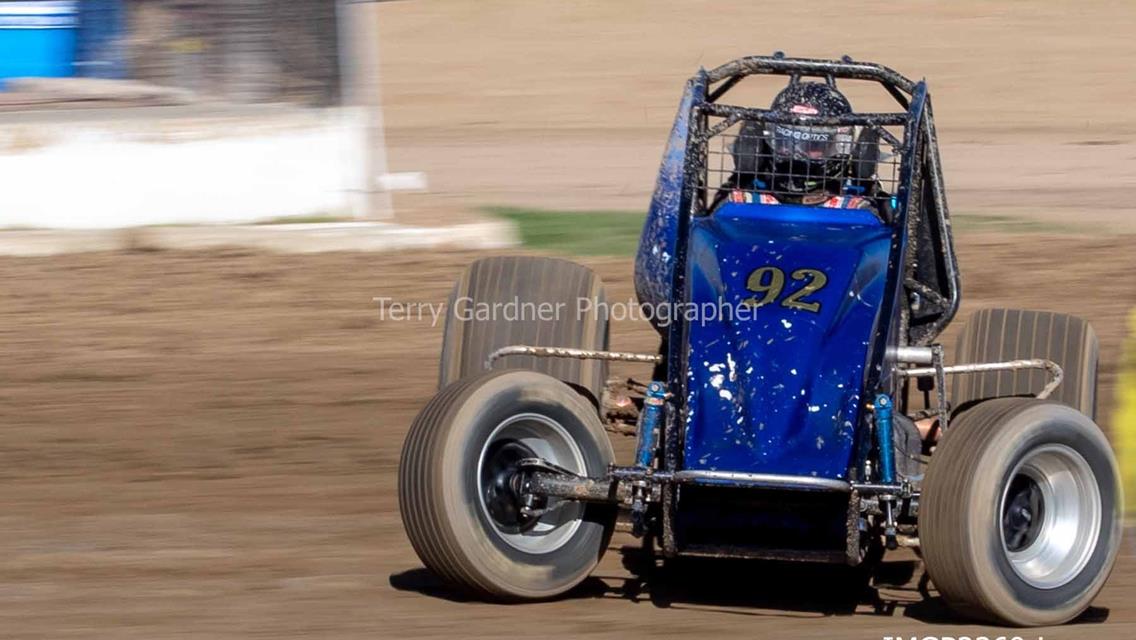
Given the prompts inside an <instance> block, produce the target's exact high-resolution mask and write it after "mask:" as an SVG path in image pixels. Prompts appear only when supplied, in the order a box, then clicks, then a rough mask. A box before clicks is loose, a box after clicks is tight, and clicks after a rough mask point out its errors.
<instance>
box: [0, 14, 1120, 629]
mask: <svg viewBox="0 0 1136 640" xmlns="http://www.w3.org/2000/svg"><path fill="white" fill-rule="evenodd" d="M1134 29H1136V5H1134V4H1133V3H1131V2H1128V1H1127V0H1121V1H1109V0H1086V1H1080V2H1074V1H1072V0H1017V1H1014V2H1003V3H986V2H979V1H977V0H961V1H954V2H946V1H938V2H937V1H932V0H916V1H913V2H905V3H895V2H876V1H872V0H868V1H864V2H856V3H848V2H835V1H827V0H825V1H819V2H813V3H805V4H802V3H789V2H766V3H757V2H752V1H743V0H719V1H716V2H710V1H701V0H691V1H683V2H659V1H655V2H648V1H645V0H627V1H624V2H618V3H616V2H602V1H583V0H581V1H571V2H536V1H529V2H524V1H521V0H477V1H476V2H473V1H468V0H466V1H461V0H401V1H390V2H354V1H348V0H342V1H340V2H333V1H332V0H295V1H293V2H268V1H267V0H229V1H225V2H221V1H219V0H77V1H30V0H29V1H19V2H13V1H6V0H5V1H0V85H2V86H0V89H2V90H0V279H2V281H3V282H4V285H3V286H2V287H0V361H2V362H3V365H0V433H2V434H3V439H2V440H0V496H2V497H0V507H2V508H0V555H2V557H3V558H4V561H3V563H2V564H0V635H2V636H5V637H13V638H39V637H44V638H46V637H51V638H64V637H82V638H90V637H114V638H130V637H138V638H147V639H153V638H166V637H171V638H172V637H187V636H200V637H210V638H225V637H250V636H263V637H272V638H282V637H301V636H305V637H336V638H338V637H369V638H373V637H390V638H400V637H409V636H415V637H435V636H447V637H449V636H452V635H454V634H455V633H456V634H459V635H462V636H463V637H500V635H501V634H502V633H504V632H505V631H504V630H507V629H524V630H526V631H525V633H526V634H528V633H529V632H530V631H531V632H532V633H536V632H537V631H532V630H538V632H539V635H541V636H543V637H578V636H583V635H588V636H591V635H595V636H607V637H614V636H622V637H627V636H635V635H647V634H650V635H675V634H694V633H698V634H705V633H737V634H746V635H747V636H752V635H755V634H758V635H762V636H765V635H769V636H772V637H777V636H782V637H826V638H827V637H851V638H876V637H881V636H882V635H892V634H907V635H919V636H922V635H926V634H927V633H931V632H933V633H935V634H947V633H954V634H957V633H960V632H967V631H969V632H971V633H972V635H973V632H975V631H982V629H980V628H974V627H963V626H960V625H958V624H956V623H955V622H954V621H953V620H952V619H951V618H949V617H948V616H946V614H945V613H943V612H942V611H941V610H939V609H936V608H935V606H934V604H933V603H931V604H927V603H925V602H923V600H922V598H921V596H920V595H919V594H918V593H917V592H916V590H915V588H914V585H913V583H911V582H909V581H906V578H910V577H915V578H917V568H914V567H915V563H914V561H913V559H911V560H910V562H908V564H909V565H910V566H911V567H912V568H913V571H916V573H915V574H911V575H906V577H905V578H904V579H900V580H897V581H896V582H897V583H898V584H897V585H896V586H895V587H894V588H886V589H882V590H881V592H880V594H879V596H880V598H881V599H882V601H883V602H884V603H885V604H887V605H888V606H885V607H884V609H885V610H888V607H890V606H894V609H892V611H893V613H894V615H893V616H891V617H885V616H878V615H875V614H874V613H873V612H874V608H873V606H872V605H871V604H865V603H863V602H859V601H857V600H856V599H855V598H853V599H852V600H853V601H851V602H849V601H847V599H842V598H840V597H836V598H828V597H821V596H820V595H818V591H823V589H819V588H818V586H817V585H815V584H809V585H806V587H805V588H804V589H803V590H802V594H800V597H794V598H789V599H788V600H787V601H786V600H784V599H779V598H777V597H775V595H770V594H769V593H765V592H762V591H761V589H760V588H759V587H760V584H753V583H754V582H756V583H760V580H754V581H750V580H748V579H747V580H743V581H742V582H743V583H744V584H742V585H740V586H739V584H737V583H732V584H731V585H730V586H729V591H728V593H719V592H716V591H714V590H713V589H709V588H708V587H707V589H709V594H707V593H702V592H703V591H707V589H697V590H694V589H691V588H690V587H689V585H687V586H684V585H683V584H682V581H678V583H673V582H672V583H670V584H667V583H665V582H664V583H662V584H655V585H643V584H641V583H639V582H638V581H636V580H634V579H633V578H632V577H631V574H630V573H629V571H628V569H627V567H624V566H623V564H622V562H621V561H622V556H621V554H619V553H617V552H614V551H615V550H618V549H619V548H620V547H621V546H622V545H624V544H627V543H628V541H627V540H622V539H620V538H618V537H617V538H616V539H615V540H614V541H613V552H612V553H609V554H608V555H607V556H606V557H605V560H604V563H603V565H602V566H601V571H599V573H598V574H597V575H598V577H599V579H598V580H597V581H595V582H594V583H593V584H592V588H590V589H587V590H585V591H584V592H583V593H581V594H579V596H578V597H576V598H573V599H568V600H564V601H559V602H554V603H546V604H540V605H533V606H526V607H496V606H486V605H480V604H475V603H468V602H463V601H461V598H460V596H458V595H457V594H453V593H450V592H448V591H446V590H445V588H444V587H443V586H442V585H441V584H440V583H438V582H437V581H436V580H435V579H434V578H432V577H431V576H429V575H428V574H426V573H425V572H424V571H423V570H421V568H420V567H421V565H420V563H419V561H418V560H417V558H416V557H415V556H414V554H413V552H412V550H411V549H410V547H409V544H408V543H407V541H406V538H405V536H404V534H403V532H402V526H401V522H400V520H399V515H398V509H397V498H396V495H395V475H396V469H397V463H398V454H399V449H400V447H401V444H402V439H403V437H404V435H405V433H406V429H407V427H408V425H409V423H410V421H411V420H412V419H413V417H414V415H415V414H416V412H417V411H418V409H419V408H420V407H421V406H422V405H423V404H424V403H425V402H426V400H427V399H428V398H429V397H430V395H431V394H432V392H433V390H434V385H435V384H436V380H437V377H436V366H437V353H438V349H439V343H440V338H441V329H440V327H432V326H431V324H430V321H429V319H428V318H427V319H425V320H423V321H415V322H398V321H393V320H389V319H387V320H383V319H381V318H380V317H379V314H378V312H377V309H376V307H375V305H374V304H373V302H372V298H374V297H379V296H382V297H391V298H394V299H397V300H403V301H408V302H442V301H444V300H445V299H446V296H447V295H448V293H449V291H450V289H451V286H452V283H453V280H454V279H455V278H456V277H457V276H458V275H459V274H460V273H461V271H462V269H463V268H464V266H465V265H466V264H468V263H469V262H470V261H472V260H474V259H476V258H477V257H479V256H482V255H486V253H487V252H489V251H493V252H504V251H508V252H529V253H540V254H553V255H561V256H566V257H571V258H578V259H580V260H582V261H584V262H585V263H587V264H588V265H589V266H592V267H593V268H594V269H596V270H597V271H598V273H599V274H600V275H601V276H602V277H603V279H604V281H605V283H606V286H607V289H608V296H609V298H611V299H613V300H627V299H629V298H630V297H631V296H632V295H633V285H632V281H631V275H632V273H631V269H632V267H631V260H630V256H631V253H632V252H633V250H634V246H635V244H636V242H637V238H638V234H639V229H640V226H641V224H642V220H643V215H644V212H645V209H646V206H647V203H648V200H649V198H650V194H651V191H652V190H653V187H654V177H655V176H654V174H655V171H656V169H657V166H658V162H659V158H660V156H661V153H662V149H663V144H664V142H665V139H666V135H667V132H668V130H669V128H670V125H671V121H672V119H673V116H674V111H675V108H676V106H677V103H678V99H679V96H680V92H681V90H682V86H683V82H684V81H685V80H686V79H687V78H688V77H689V76H690V75H692V74H693V73H694V72H695V71H696V70H697V69H698V68H699V67H700V66H705V67H713V66H716V65H718V64H721V63H723V62H726V61H728V60H730V59H733V58H736V57H740V56H743V55H750V54H767V53H771V52H773V51H775V50H784V51H785V52H786V53H788V54H789V55H794V56H812V57H839V56H841V55H843V54H848V55H851V56H852V57H853V58H855V59H859V60H870V61H875V62H880V63H883V64H886V65H888V66H891V67H893V68H895V69H896V70H898V71H899V72H901V73H903V74H905V75H907V76H909V77H914V78H922V77H926V78H927V79H928V81H929V84H930V88H931V93H932V95H933V96H934V100H935V115H936V123H937V124H938V127H939V134H940V139H941V151H942V155H943V159H944V163H945V169H946V176H945V177H946V184H947V193H948V197H949V199H950V203H951V206H952V212H953V216H954V222H955V229H956V233H957V237H956V244H957V245H958V251H959V255H960V261H961V266H962V276H963V289H964V294H963V295H964V303H963V309H962V312H961V313H960V315H959V319H958V320H957V321H956V323H955V325H954V326H952V329H951V330H950V331H949V332H948V333H947V335H946V336H945V341H946V343H947V346H948V347H950V346H951V343H952V341H953V339H954V335H955V334H956V333H957V330H958V328H959V327H961V326H962V325H963V324H964V323H965V321H966V318H967V316H968V315H969V313H970V312H972V311H973V310H975V309H979V308H983V307H993V306H1014V307H1023V308H1037V309H1047V310H1053V311H1061V312H1067V313H1075V314H1078V315H1082V316H1085V317H1087V318H1089V319H1090V320H1091V321H1092V323H1093V325H1094V327H1095V328H1096V330H1097V332H1098V333H1099V334H1100V338H1101V345H1102V361H1101V389H1102V395H1101V400H1100V401H1101V414H1102V415H1101V416H1100V419H1101V422H1102V426H1104V427H1105V429H1106V431H1108V432H1109V434H1110V437H1112V439H1113V441H1114V443H1115V444H1116V446H1117V447H1118V449H1119V451H1120V453H1121V455H1122V457H1124V459H1126V460H1131V459H1132V455H1133V453H1134V452H1136V446H1134V445H1136V443H1132V442H1130V441H1129V438H1130V437H1132V435H1133V434H1132V433H1130V432H1132V431H1133V430H1134V429H1136V390H1134V389H1136V347H1134V346H1133V345H1132V344H1131V339H1130V338H1129V335H1130V334H1131V333H1132V331H1133V330H1134V329H1136V326H1133V325H1132V323H1133V322H1136V321H1134V320H1132V319H1131V316H1130V314H1131V312H1132V308H1133V306H1136V279H1133V278H1131V277H1130V276H1129V274H1130V273H1132V272H1133V269H1134V268H1136V252H1134V251H1133V250H1132V242H1133V240H1134V237H1136V236H1134V234H1136V204H1133V203H1134V202H1136V200H1134V199H1133V195H1132V194H1133V193H1134V192H1136V119H1134V118H1133V115H1132V108H1131V104H1132V100H1133V99H1134V98H1136V85H1134V82H1133V80H1134V76H1133V74H1132V71H1131V65H1132V62H1133V60H1136V40H1134V39H1133V38H1132V37H1131V34H1132V33H1133V30H1134ZM778 88H779V87H777V86H773V85H770V86H768V87H767V90H758V91H755V92H754V93H753V94H752V95H751V96H745V97H746V98H747V99H752V101H753V102H754V103H755V104H763V103H765V102H767V101H768V100H769V99H770V97H771V96H772V95H773V94H774V93H775V92H776V91H777V89H778ZM852 97H853V100H854V103H855V104H856V106H857V107H859V108H868V107H870V106H871V104H872V103H871V100H872V98H871V97H870V96H852ZM612 344H613V346H614V347H616V348H619V349H625V350H633V351H634V350H645V351H650V350H653V349H654V348H655V347H656V343H655V334H654V332H653V331H652V330H651V329H650V328H649V327H646V326H643V325H640V324H636V323H634V322H631V321H626V322H617V323H615V324H614V325H613V335H612ZM616 372H617V373H623V374H628V375H630V374H635V375H640V376H642V375H645V372H644V371H642V370H640V369H636V368H635V366H634V365H628V366H627V367H625V368H622V369H619V368H617V369H616ZM616 444H617V450H620V451H624V450H625V449H626V445H627V443H618V442H617V443H616ZM1134 494H1136V492H1133V491H1130V492H1129V495H1130V496H1132V495H1134ZM1124 544H1125V547H1124V549H1123V551H1122V558H1121V560H1120V564H1119V565H1118V568H1117V570H1116V571H1115V573H1114V575H1113V577H1112V579H1111V581H1110V583H1109V586H1108V587H1107V588H1106V590H1105V592H1104V593H1103V594H1102V596H1101V597H1100V599H1099V600H1098V603H1097V604H1098V607H1099V609H1098V610H1095V612H1094V614H1093V616H1090V619H1087V620H1083V621H1081V622H1080V626H1075V627H1066V628H1062V629H1056V630H1044V631H1043V632H1042V634H1043V635H1044V636H1046V637H1052V638H1117V639H1121V638H1124V639H1127V638H1132V637H1136V607H1134V606H1133V605H1132V604H1131V601H1132V594H1133V593H1136V559H1134V558H1133V547H1132V543H1131V542H1130V541H1126V542H1125V543H1124ZM905 566H907V565H903V566H901V567H899V568H900V569H903V568H904V567H905ZM900 573H901V574H902V573H903V572H902V571H900ZM821 586H823V585H821ZM986 631H990V630H986Z"/></svg>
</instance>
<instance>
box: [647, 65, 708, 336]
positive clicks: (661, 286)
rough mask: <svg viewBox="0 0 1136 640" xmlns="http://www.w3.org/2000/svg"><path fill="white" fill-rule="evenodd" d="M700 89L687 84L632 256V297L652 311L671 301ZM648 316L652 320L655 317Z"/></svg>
mask: <svg viewBox="0 0 1136 640" xmlns="http://www.w3.org/2000/svg"><path fill="white" fill-rule="evenodd" d="M703 89H704V87H703V86H702V85H701V83H699V82H698V81H697V79H695V80H691V81H689V82H687V83H686V90H685V91H684V92H683V94H682V101H681V102H680V103H679V105H678V114H677V115H676V116H675V121H674V126H673V127H672V128H671V136H670V139H668V140H667V148H666V150H665V151H664V152H663V161H662V163H661V164H660V165H659V177H658V180H657V181H656V183H655V193H654V194H653V195H652V196H651V207H650V209H649V210H648V212H647V220H646V222H645V223H644V224H643V233H642V234H641V235H640V236H639V253H638V254H637V255H636V257H635V294H636V296H637V297H638V298H639V302H640V304H644V305H648V306H651V307H655V308H657V307H659V306H660V305H662V304H664V303H666V302H667V301H669V300H670V291H671V275H672V272H673V270H674V252H675V241H676V239H677V236H678V215H679V206H680V202H681V200H682V179H683V169H684V164H685V160H686V142H687V135H688V134H689V132H690V110H691V107H692V106H693V104H694V100H695V93H696V92H697V93H701V91H702V90H703ZM648 317H650V318H652V319H653V318H654V317H655V316H654V315H650V316H648ZM656 326H657V325H656Z"/></svg>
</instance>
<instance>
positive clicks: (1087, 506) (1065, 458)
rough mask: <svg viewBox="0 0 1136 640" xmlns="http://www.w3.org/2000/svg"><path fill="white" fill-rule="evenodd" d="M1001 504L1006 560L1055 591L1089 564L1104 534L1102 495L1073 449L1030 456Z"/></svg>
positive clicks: (1053, 447)
mask: <svg viewBox="0 0 1136 640" xmlns="http://www.w3.org/2000/svg"><path fill="white" fill-rule="evenodd" d="M999 506H1000V509H999V512H1000V514H1001V517H1002V522H1001V525H1002V526H1001V534H1002V547H1003V550H1004V552H1005V554H1006V560H1008V561H1009V563H1010V567H1011V568H1012V569H1013V570H1014V573H1016V574H1017V575H1018V577H1020V578H1021V579H1022V580H1024V581H1025V582H1026V583H1028V584H1029V585H1031V586H1033V587H1036V588H1038V589H1056V588H1058V587H1060V586H1062V585H1065V584H1068V583H1069V582H1070V581H1072V580H1073V579H1074V578H1076V577H1077V576H1078V575H1079V574H1080V573H1081V571H1082V570H1083V569H1084V568H1085V565H1086V564H1088V562H1089V558H1090V557H1091V556H1092V554H1093V550H1094V549H1095V548H1096V545H1097V538H1098V537H1099V536H1100V532H1101V520H1102V514H1101V511H1102V506H1101V496H1100V490H1099V488H1098V487H1097V481H1096V477H1095V476H1094V475H1093V471H1092V469H1091V468H1090V467H1089V463H1088V462H1087V461H1086V460H1085V458H1084V456H1082V455H1081V454H1080V453H1078V452H1077V451H1075V450H1074V449H1072V448H1071V447H1068V446H1066V445H1063V444H1050V445H1045V446H1041V447H1038V448H1037V449H1034V450H1033V451H1030V452H1029V453H1028V454H1026V455H1025V456H1024V457H1023V459H1022V460H1021V462H1020V463H1018V466H1017V467H1016V468H1015V469H1014V470H1013V472H1012V473H1011V474H1010V482H1009V483H1008V484H1007V485H1006V488H1005V490H1004V491H1003V493H1002V500H1001V503H1000V505H999Z"/></svg>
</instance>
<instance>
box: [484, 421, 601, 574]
mask: <svg viewBox="0 0 1136 640" xmlns="http://www.w3.org/2000/svg"><path fill="white" fill-rule="evenodd" d="M525 458H539V459H541V460H545V461H547V462H548V463H550V464H553V465H556V466H558V467H564V468H565V469H567V470H568V471H570V472H572V473H577V474H582V473H584V472H585V470H586V469H587V467H586V465H585V464H584V455H583V453H582V452H581V450H580V447H579V446H578V445H577V444H576V442H575V441H574V440H573V439H572V437H571V435H569V433H568V431H567V430H566V429H565V428H564V427H563V426H562V425H561V424H560V423H558V422H557V421H555V420H553V419H551V418H550V417H549V416H546V415H542V414H537V413H520V414H517V415H513V416H510V417H509V418H507V419H505V420H504V421H502V422H501V424H499V425H497V427H496V428H495V429H494V430H493V432H492V433H490V434H489V436H488V437H487V438H486V440H485V444H484V445H483V446H482V450H481V454H480V456H479V457H478V462H477V467H476V468H475V473H476V474H477V476H476V477H477V485H478V487H477V494H478V497H479V499H480V500H479V501H480V502H481V508H482V512H483V513H484V514H485V517H486V519H487V520H488V523H487V524H488V525H489V526H490V529H491V530H492V533H493V534H494V535H495V536H496V537H497V538H498V539H499V540H501V541H502V542H504V543H505V544H507V545H509V546H510V547H513V548H514V549H517V550H518V551H521V552H523V553H531V554H544V553H551V552H553V551H555V550H556V549H559V548H560V547H561V546H563V545H564V544H566V543H567V542H568V541H569V540H571V539H572V536H573V535H575V533H576V530H577V529H579V527H580V525H581V523H582V522H583V515H584V505H583V504H581V503H579V502H574V501H570V500H567V501H565V500H558V499H556V498H543V497H538V496H533V495H526V494H525V492H524V487H523V486H522V483H523V482H524V478H525V473H524V472H523V471H522V469H521V468H520V467H519V463H520V461H521V460H523V459H525Z"/></svg>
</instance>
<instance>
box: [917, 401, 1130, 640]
mask: <svg viewBox="0 0 1136 640" xmlns="http://www.w3.org/2000/svg"><path fill="white" fill-rule="evenodd" d="M1120 503H1121V501H1120V484H1119V473H1118V471H1117V466H1116V461H1115V459H1114V458H1113V455H1112V450H1111V449H1110V448H1109V445H1108V441H1107V440H1106V439H1105V436H1104V434H1103V433H1101V430H1100V429H1099V428H1098V427H1097V425H1096V424H1094V423H1093V422H1092V420H1090V419H1089V418H1088V417H1086V416H1085V415H1084V414H1082V413H1080V412H1077V411H1075V410H1073V409H1072V408H1070V407H1067V406H1065V405H1062V404H1058V403H1055V402H1047V401H1041V400H1036V399H1032V398H1003V399H997V400H990V401H987V402H982V403H980V404H978V405H976V406H975V407H974V408H973V409H971V410H970V411H967V412H965V413H964V414H962V415H961V416H960V417H959V419H958V421H957V422H955V423H954V424H953V425H952V426H951V428H950V429H949V430H948V431H947V433H946V434H945V435H944V437H943V440H942V441H941V442H940V443H939V445H938V447H937V448H936V450H935V453H934V455H932V456H931V464H930V466H929V467H928V470H927V475H926V478H925V479H924V482H923V490H922V497H921V505H920V513H919V539H920V542H921V546H922V553H923V559H924V562H925V563H926V567H927V573H928V574H929V575H930V577H931V581H932V582H934V584H935V586H936V588H937V589H938V591H939V593H940V594H941V595H942V597H943V599H944V600H946V602H947V604H948V605H950V606H951V608H952V609H954V610H956V611H958V612H959V613H961V614H963V615H965V616H968V617H971V618H975V619H978V620H984V621H988V622H994V623H998V624H1009V625H1015V626H1043V625H1055V624H1061V623H1064V622H1067V621H1069V620H1071V619H1073V618H1075V617H1076V616H1078V615H1080V614H1081V613H1082V612H1083V611H1085V609H1086V608H1088V606H1089V604H1090V603H1091V602H1092V600H1093V598H1094V597H1096V595H1097V593H1098V592H1099V591H1100V589H1101V588H1102V587H1103V586H1104V583H1105V581H1106V580H1107V579H1108V575H1109V573H1110V572H1111V571H1112V567H1113V564H1114V563H1115V561H1116V554H1117V550H1118V548H1119V544H1120V533H1121V525H1122V522H1121V517H1120Z"/></svg>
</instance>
